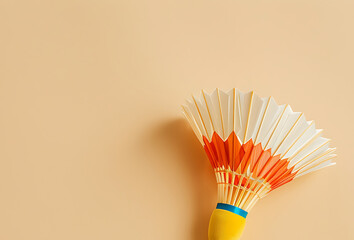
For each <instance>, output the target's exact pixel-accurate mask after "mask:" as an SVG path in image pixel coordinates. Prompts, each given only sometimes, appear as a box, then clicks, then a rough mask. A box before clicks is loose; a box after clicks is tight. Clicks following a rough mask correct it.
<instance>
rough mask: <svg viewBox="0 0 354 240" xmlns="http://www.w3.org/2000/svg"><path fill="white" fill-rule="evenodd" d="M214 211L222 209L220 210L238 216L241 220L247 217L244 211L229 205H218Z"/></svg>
mask: <svg viewBox="0 0 354 240" xmlns="http://www.w3.org/2000/svg"><path fill="white" fill-rule="evenodd" d="M216 209H222V210H226V211H229V212H232V213H235V214H237V215H240V216H241V217H243V218H246V217H247V214H248V212H246V211H245V210H243V209H241V208H238V207H235V206H233V205H230V204H226V203H218V205H217V206H216Z"/></svg>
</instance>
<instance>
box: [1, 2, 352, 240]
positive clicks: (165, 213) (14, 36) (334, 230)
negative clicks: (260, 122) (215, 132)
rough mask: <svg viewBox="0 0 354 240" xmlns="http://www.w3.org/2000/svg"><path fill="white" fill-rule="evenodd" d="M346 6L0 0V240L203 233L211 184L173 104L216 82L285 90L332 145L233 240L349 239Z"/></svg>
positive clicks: (189, 239)
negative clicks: (330, 157) (322, 161)
mask: <svg viewBox="0 0 354 240" xmlns="http://www.w3.org/2000/svg"><path fill="white" fill-rule="evenodd" d="M353 9H354V2H353V1H351V0H347V1H345V0H333V1H323V0H310V1H309V0H303V1H298V0H297V1H280V0H279V1H275V0H264V1H239V0H223V1H209V0H197V1H195V0H176V1H167V0H146V1H119V0H111V1H108V0H100V1H99V0H97V1H87V0H85V1H84V0H82V1H76V0H65V1H63V0H57V1H39V0H38V1H13V0H11V1H10V0H8V1H6V0H0V35H1V36H0V239H1V240H23V239H26V240H48V239H50V240H62V239H70V240H77V239H85V240H91V239H95V240H98V239H107V240H111V239H119V240H120V239H143V240H166V239H168V240H181V239H182V240H205V239H207V225H208V220H209V216H210V214H211V212H212V210H213V208H214V207H215V203H216V202H215V201H216V189H215V188H216V184H215V180H214V176H213V173H212V170H211V168H210V167H209V163H208V161H207V159H206V156H205V155H204V153H203V150H202V148H201V146H200V145H199V143H198V141H197V140H196V138H195V137H194V136H193V133H192V132H191V129H190V128H189V126H188V125H187V124H186V122H185V120H184V119H183V118H182V114H181V111H180V110H181V109H180V105H181V104H182V103H183V102H184V99H185V98H186V97H189V96H190V94H191V93H198V91H199V90H200V89H202V88H204V89H206V90H209V91H210V90H212V89H213V88H214V87H220V88H222V89H228V88H231V87H237V88H239V89H241V90H243V91H248V90H255V91H256V92H257V93H258V94H260V95H262V96H268V95H272V96H274V97H275V98H276V99H277V101H278V102H279V103H289V104H291V105H292V106H293V108H294V109H295V110H297V111H303V112H305V114H306V116H307V118H308V119H315V120H317V126H318V127H320V128H324V129H325V136H327V137H329V138H331V139H333V143H332V146H337V147H338V151H337V153H338V155H339V157H338V158H337V162H338V165H337V166H336V167H333V168H328V169H326V170H323V171H321V172H318V173H315V174H313V175H311V176H306V177H304V178H303V179H299V180H297V181H295V182H293V183H291V184H288V185H287V186H285V187H283V188H281V189H279V190H278V191H275V192H274V193H273V194H272V195H270V196H269V197H267V198H266V199H264V200H262V201H261V202H260V203H258V205H256V207H255V208H254V209H253V211H252V212H251V214H250V215H249V217H248V224H247V227H246V230H245V234H244V238H243V239H244V240H259V239H262V240H266V239H269V240H283V239H287V240H298V239H308V240H309V239H321V240H329V239H345V240H349V239H354V231H353V229H352V225H353V214H354V208H353V202H354V189H353V184H352V182H353V175H354V174H353V173H352V172H353V169H354V161H353V154H352V151H353V134H354V131H353V130H354V129H353V121H354V113H353V90H354V73H353V63H354V57H353V55H354V44H353V42H354V30H353V29H354V27H353V25H354V15H353Z"/></svg>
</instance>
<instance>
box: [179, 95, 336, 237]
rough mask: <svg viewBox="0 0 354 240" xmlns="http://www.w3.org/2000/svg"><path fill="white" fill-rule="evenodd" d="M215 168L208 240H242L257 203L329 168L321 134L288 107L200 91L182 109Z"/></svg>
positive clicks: (326, 146) (255, 98)
mask: <svg viewBox="0 0 354 240" xmlns="http://www.w3.org/2000/svg"><path fill="white" fill-rule="evenodd" d="M183 112H184V114H185V115H186V118H187V119H188V121H189V123H190V125H191V126H192V128H193V130H194V132H195V134H196V135H197V137H198V139H199V141H200V142H201V143H202V145H203V147H204V149H205V152H206V153H207V156H208V158H209V160H210V162H211V165H212V167H213V168H214V171H215V175H216V180H217V184H218V204H217V207H216V209H215V210H214V212H213V214H212V216H211V219H210V223H209V232H208V235H209V240H237V239H239V238H240V236H241V234H242V232H243V229H244V225H245V219H246V216H247V214H248V212H249V211H250V210H251V209H252V207H253V206H254V205H255V204H256V203H257V201H258V200H259V199H261V198H263V197H265V196H266V195H268V194H269V193H270V192H271V191H273V190H274V189H276V188H278V187H280V186H282V185H284V184H286V183H288V182H290V181H292V180H293V179H295V178H298V177H300V176H303V175H305V174H308V173H310V172H313V171H316V170H319V169H321V168H324V167H328V166H332V165H334V164H335V163H333V162H332V159H333V158H334V157H335V154H333V152H334V150H335V149H334V148H329V139H327V138H323V137H322V136H321V133H322V130H318V129H316V127H315V124H314V122H313V121H307V120H306V119H305V116H304V114H303V113H300V112H293V111H292V109H291V108H290V106H289V105H278V104H277V103H276V102H275V101H274V99H273V98H272V97H268V98H261V97H259V96H257V95H256V94H254V92H249V93H242V92H240V91H239V90H237V89H232V90H230V91H227V92H224V91H221V90H219V89H216V90H215V91H213V92H212V93H211V94H208V93H206V92H204V91H202V93H201V96H200V97H199V98H195V97H192V99H190V100H187V104H186V105H185V106H183Z"/></svg>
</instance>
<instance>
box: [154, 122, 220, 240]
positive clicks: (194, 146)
mask: <svg viewBox="0 0 354 240" xmlns="http://www.w3.org/2000/svg"><path fill="white" fill-rule="evenodd" d="M154 138H155V140H156V138H158V139H159V140H156V141H158V143H159V147H160V148H161V147H163V148H164V149H165V150H166V151H170V152H171V154H177V155H178V159H180V161H178V163H180V164H183V166H182V168H183V169H184V170H185V171H186V173H185V174H186V176H187V177H188V178H189V180H190V181H189V182H190V185H189V186H190V187H191V188H192V189H193V195H192V196H188V197H192V199H193V200H192V202H193V206H191V207H190V208H191V209H194V211H195V212H194V226H193V227H192V232H191V235H192V236H191V239H194V240H205V239H207V238H208V236H207V235H208V224H209V218H210V215H211V213H212V211H213V208H215V201H216V182H215V176H214V174H213V171H212V169H211V167H210V163H209V160H208V159H207V157H206V154H205V152H204V150H203V147H202V146H201V144H200V142H199V141H198V139H197V137H196V136H195V135H194V133H193V131H192V129H191V128H190V127H189V125H188V123H187V122H186V121H185V120H184V119H182V118H180V119H175V120H171V121H168V122H165V123H162V124H159V126H158V128H157V129H155V136H154Z"/></svg>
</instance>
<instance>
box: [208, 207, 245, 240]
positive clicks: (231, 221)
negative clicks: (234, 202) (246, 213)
mask: <svg viewBox="0 0 354 240" xmlns="http://www.w3.org/2000/svg"><path fill="white" fill-rule="evenodd" d="M245 224H246V219H245V218H244V217H241V216H240V215H237V214H235V213H232V212H229V211H226V210H222V209H215V210H214V212H213V214H212V215H211V218H210V223H209V231H208V239H209V240H238V239H240V238H241V235H242V232H243V229H244V228H245Z"/></svg>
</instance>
